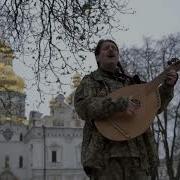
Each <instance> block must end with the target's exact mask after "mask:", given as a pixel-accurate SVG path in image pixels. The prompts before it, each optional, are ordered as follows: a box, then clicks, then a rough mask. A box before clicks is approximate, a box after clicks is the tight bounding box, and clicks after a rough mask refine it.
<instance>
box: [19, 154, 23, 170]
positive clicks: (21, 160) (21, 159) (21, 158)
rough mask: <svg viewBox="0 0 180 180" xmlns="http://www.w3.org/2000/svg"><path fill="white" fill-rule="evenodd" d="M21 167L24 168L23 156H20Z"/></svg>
mask: <svg viewBox="0 0 180 180" xmlns="http://www.w3.org/2000/svg"><path fill="white" fill-rule="evenodd" d="M19 168H23V157H22V156H19Z"/></svg>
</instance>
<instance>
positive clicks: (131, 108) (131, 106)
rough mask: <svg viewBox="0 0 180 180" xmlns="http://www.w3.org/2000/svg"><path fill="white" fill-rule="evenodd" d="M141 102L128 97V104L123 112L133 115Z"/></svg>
mask: <svg viewBox="0 0 180 180" xmlns="http://www.w3.org/2000/svg"><path fill="white" fill-rule="evenodd" d="M140 106H141V104H140V102H139V101H138V100H136V99H130V100H129V101H128V106H127V108H126V111H125V113H127V115H129V116H133V115H134V114H135V112H136V111H137V110H138V109H139V108H140Z"/></svg>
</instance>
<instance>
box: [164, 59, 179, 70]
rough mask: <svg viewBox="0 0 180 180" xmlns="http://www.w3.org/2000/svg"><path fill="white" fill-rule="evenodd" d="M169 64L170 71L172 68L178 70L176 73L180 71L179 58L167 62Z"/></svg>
mask: <svg viewBox="0 0 180 180" xmlns="http://www.w3.org/2000/svg"><path fill="white" fill-rule="evenodd" d="M167 64H168V65H169V68H170V69H171V68H172V69H174V70H176V72H177V71H179V70H180V60H179V59H178V58H172V59H171V60H169V61H168V62H167ZM169 68H168V69H169Z"/></svg>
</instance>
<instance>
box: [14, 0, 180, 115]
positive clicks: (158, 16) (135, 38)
mask: <svg viewBox="0 0 180 180" xmlns="http://www.w3.org/2000/svg"><path fill="white" fill-rule="evenodd" d="M129 7H131V8H133V9H134V10H135V11H136V14H135V15H123V16H122V17H121V22H122V24H123V25H124V26H125V27H127V28H129V30H128V31H127V32H124V31H119V32H117V33H116V42H117V43H118V45H119V46H121V45H125V46H132V45H136V46H141V44H142V38H143V36H146V37H147V36H148V37H149V36H150V37H152V38H154V39H160V38H162V36H164V35H168V34H171V33H176V32H180V10H179V8H180V0H131V1H130V3H129ZM102 38H108V36H107V37H102ZM90 59H91V58H90ZM90 59H87V60H88V61H89V60H90ZM93 59H94V58H93ZM91 61H92V59H91ZM93 64H95V59H94V63H93ZM14 67H15V71H16V72H17V73H18V74H20V75H21V77H24V78H25V77H27V75H26V74H25V71H24V72H23V71H20V70H19V68H18V67H19V64H18V62H15V63H14ZM94 68H95V66H94ZM27 83H28V82H27ZM67 91H68V93H69V92H70V91H71V89H70V87H69V88H68V89H67ZM26 94H27V100H26V102H27V103H28V104H29V106H27V107H26V111H27V112H26V114H27V115H28V114H29V111H30V110H32V109H35V110H37V109H36V104H37V103H36V102H35V100H36V97H37V92H36V91H35V89H33V88H32V89H30V90H26ZM50 98H51V96H48V97H47V98H46V101H45V103H44V104H42V105H41V106H40V108H39V109H38V110H39V111H41V112H42V113H44V114H48V113H49V109H48V105H49V104H48V101H49V99H50Z"/></svg>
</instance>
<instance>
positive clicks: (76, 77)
mask: <svg viewBox="0 0 180 180" xmlns="http://www.w3.org/2000/svg"><path fill="white" fill-rule="evenodd" d="M80 82H81V74H79V73H78V72H76V73H75V74H74V75H73V77H72V83H73V87H74V88H77V87H78V86H79V84H80Z"/></svg>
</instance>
